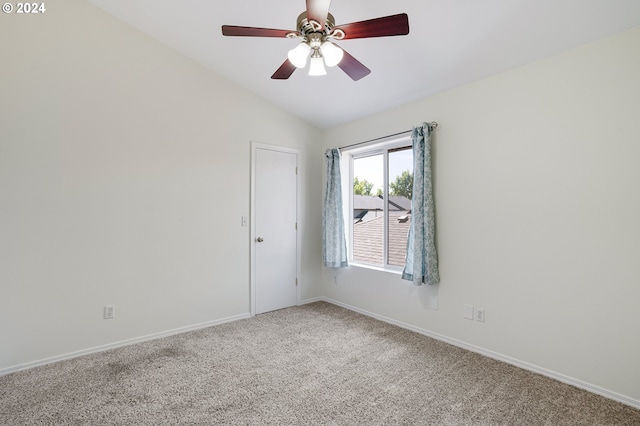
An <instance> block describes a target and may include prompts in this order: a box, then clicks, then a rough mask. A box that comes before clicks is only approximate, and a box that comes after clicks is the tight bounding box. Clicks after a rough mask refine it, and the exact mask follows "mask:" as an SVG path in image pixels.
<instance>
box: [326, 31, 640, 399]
mask: <svg viewBox="0 0 640 426" xmlns="http://www.w3.org/2000/svg"><path fill="white" fill-rule="evenodd" d="M637 52H640V29H636V30H634V31H631V32H627V33H623V34H620V35H618V36H616V37H613V38H610V39H606V40H602V41H600V42H597V43H594V44H591V45H587V46H584V47H582V48H579V49H576V50H573V51H570V52H567V53H564V54H561V55H558V56H555V57H552V58H549V59H547V60H543V61H540V62H537V63H534V64H531V65H529V66H526V67H523V68H519V69H516V70H513V71H510V72H507V73H504V74H501V75H497V76H495V77H492V78H488V79H485V80H482V81H478V82H475V83H472V84H469V85H466V86H464V87H460V88H457V89H454V90H450V91H447V92H444V93H441V94H439V95H436V96H432V97H430V98H427V99H423V100H421V101H418V102H415V103H413V104H410V105H406V106H404V107H401V108H397V109H393V110H391V111H388V112H386V113H383V114H379V115H376V116H372V117H369V118H366V119H363V120H361V121H357V122H354V123H349V124H347V125H344V126H341V127H339V128H335V129H331V130H329V131H327V132H325V133H324V135H323V137H324V141H325V142H324V145H325V147H332V146H335V145H338V143H336V142H335V141H340V142H342V144H346V143H348V141H354V142H355V141H361V140H368V139H373V138H376V137H380V136H383V135H387V134H393V133H397V132H399V131H403V130H406V129H410V128H411V127H412V126H416V125H419V124H421V123H422V122H423V121H432V120H435V121H437V122H438V123H439V124H440V126H439V127H438V129H437V131H436V132H435V138H434V185H435V187H434V190H435V202H436V211H437V213H436V226H437V248H438V254H439V257H440V275H441V283H440V284H439V285H438V286H435V287H431V288H428V287H418V288H414V287H412V286H411V285H410V284H409V283H408V282H405V281H402V280H401V279H400V277H399V276H398V275H395V274H390V273H384V272H379V271H375V270H370V269H363V268H357V267H351V268H349V269H348V270H343V271H338V272H337V282H338V284H337V285H334V284H332V282H333V276H334V273H335V271H333V270H325V277H324V279H323V284H324V294H325V295H326V296H327V297H328V298H330V299H332V300H335V301H338V302H340V303H343V304H346V305H349V306H352V307H356V308H358V309H361V310H363V311H366V312H369V313H373V314H375V315H378V316H383V317H386V318H388V319H391V320H394V321H398V322H401V323H404V324H405V325H408V326H411V327H415V328H417V329H420V330H423V331H428V332H430V333H433V334H437V335H440V336H443V337H445V338H448V339H451V340H455V341H457V342H460V343H463V344H466V345H469V346H475V347H477V348H480V349H482V350H484V351H485V352H487V353H493V354H496V355H498V356H500V357H502V358H503V359H510V360H514V361H517V362H519V363H521V364H522V365H526V364H528V365H530V366H534V367H535V368H537V369H539V370H542V371H546V372H547V373H552V374H554V375H555V376H556V377H562V376H567V377H569V378H571V380H573V382H574V383H582V384H584V385H588V386H593V387H594V389H595V390H606V391H607V392H608V394H609V395H614V396H615V394H620V395H622V396H623V399H624V398H627V400H629V399H632V400H635V401H632V402H634V403H635V404H636V405H638V406H640V386H639V384H640V369H638V368H637V365H638V360H639V359H640V339H638V332H637V328H638V325H639V324H640V309H638V307H637V304H638V301H640V263H639V259H640V243H639V241H640V191H639V189H638V187H639V184H640V167H638V158H640V143H639V142H640V126H638V118H639V117H640V102H639V101H638V100H639V99H640V55H638V54H637ZM430 296H437V297H438V298H439V309H438V310H432V309H429V308H428V306H429V305H428V304H429V300H430ZM464 304H471V305H475V306H479V307H483V308H485V312H486V322H484V323H481V322H476V321H469V320H466V319H464V318H463V305H464Z"/></svg>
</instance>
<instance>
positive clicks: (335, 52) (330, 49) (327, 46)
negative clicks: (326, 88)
mask: <svg viewBox="0 0 640 426" xmlns="http://www.w3.org/2000/svg"><path fill="white" fill-rule="evenodd" d="M320 51H321V52H322V56H323V57H324V63H325V64H326V65H327V66H328V67H335V66H336V65H338V64H339V63H340V61H341V60H342V56H343V55H344V51H343V50H342V49H340V48H339V47H338V46H336V45H335V44H333V43H331V42H330V41H325V42H324V43H322V46H320Z"/></svg>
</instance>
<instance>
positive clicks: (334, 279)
mask: <svg viewBox="0 0 640 426" xmlns="http://www.w3.org/2000/svg"><path fill="white" fill-rule="evenodd" d="M333 284H334V285H338V276H337V275H334V276H333Z"/></svg>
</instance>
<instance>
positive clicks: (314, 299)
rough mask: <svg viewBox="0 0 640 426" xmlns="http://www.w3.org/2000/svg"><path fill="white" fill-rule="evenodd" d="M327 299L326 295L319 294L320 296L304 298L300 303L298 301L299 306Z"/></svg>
mask: <svg viewBox="0 0 640 426" xmlns="http://www.w3.org/2000/svg"><path fill="white" fill-rule="evenodd" d="M326 300H327V299H326V298H325V297H322V296H319V297H312V298H311V299H304V300H301V301H300V303H298V306H301V305H308V304H309V303H315V302H324V301H326Z"/></svg>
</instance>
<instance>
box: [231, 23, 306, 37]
mask: <svg viewBox="0 0 640 426" xmlns="http://www.w3.org/2000/svg"><path fill="white" fill-rule="evenodd" d="M291 33H296V31H291V30H276V29H273V28H256V27H238V26H235V25H223V26H222V35H225V36H239V37H286V36H287V34H291Z"/></svg>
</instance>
